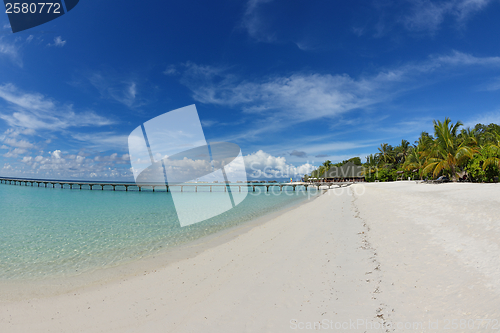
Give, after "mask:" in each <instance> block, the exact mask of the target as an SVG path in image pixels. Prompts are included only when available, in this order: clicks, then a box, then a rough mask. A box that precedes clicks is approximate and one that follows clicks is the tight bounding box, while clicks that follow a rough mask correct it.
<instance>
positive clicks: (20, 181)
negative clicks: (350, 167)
mask: <svg viewBox="0 0 500 333" xmlns="http://www.w3.org/2000/svg"><path fill="white" fill-rule="evenodd" d="M0 184H10V185H20V186H23V185H24V186H35V185H36V186H37V187H40V185H42V186H43V187H46V188H47V187H49V188H50V187H51V186H52V188H56V186H58V187H59V188H61V189H65V188H66V189H67V188H69V189H73V188H75V189H80V190H82V189H87V190H94V189H97V190H101V191H104V190H105V189H106V190H111V189H112V190H113V191H117V190H118V191H123V190H124V191H129V189H130V190H133V191H139V192H141V191H142V190H143V189H145V190H152V191H153V192H155V190H156V189H160V192H170V191H171V190H172V189H175V190H179V191H180V192H183V191H184V188H190V189H191V190H192V189H193V187H194V192H198V188H205V189H206V188H207V187H208V188H209V191H210V192H212V190H213V189H214V188H224V192H226V191H228V188H229V189H231V190H233V189H234V188H236V187H238V190H239V192H241V189H242V187H243V188H244V187H247V188H248V190H249V191H250V190H252V191H253V192H255V191H256V188H259V187H260V188H263V187H265V188H266V192H269V188H272V189H271V190H272V191H274V189H275V188H277V187H279V190H280V191H286V190H288V189H289V188H292V190H293V191H295V190H296V189H299V190H300V189H302V188H304V190H305V191H307V188H308V187H313V188H317V189H318V190H319V189H320V188H325V187H326V188H328V189H330V188H331V187H332V186H337V187H342V186H349V185H351V184H353V182H333V183H299V184H297V183H288V184H287V183H241V184H240V183H236V184H235V183H231V184H229V183H192V184H185V183H184V184H167V185H166V184H136V183H107V182H106V183H104V182H86V181H62V180H40V179H25V178H5V177H0ZM28 184H29V185H28ZM99 187H100V188H99ZM161 189H164V191H161ZM259 190H260V189H259ZM191 192H192V191H191Z"/></svg>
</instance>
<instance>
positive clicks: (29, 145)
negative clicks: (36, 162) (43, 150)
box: [3, 138, 35, 149]
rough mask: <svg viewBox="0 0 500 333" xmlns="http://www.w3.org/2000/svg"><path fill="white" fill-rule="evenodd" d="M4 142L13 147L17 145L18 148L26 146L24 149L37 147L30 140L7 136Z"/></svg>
mask: <svg viewBox="0 0 500 333" xmlns="http://www.w3.org/2000/svg"><path fill="white" fill-rule="evenodd" d="M3 142H4V143H5V144H7V145H9V146H11V147H16V148H24V149H32V148H34V147H35V145H34V144H32V143H31V142H28V141H26V140H19V141H18V140H16V139H14V138H6V139H4V140H3Z"/></svg>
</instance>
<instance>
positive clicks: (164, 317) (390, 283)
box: [0, 182, 500, 333]
mask: <svg viewBox="0 0 500 333" xmlns="http://www.w3.org/2000/svg"><path fill="white" fill-rule="evenodd" d="M499 194H500V185H497V184H486V185H483V184H466V183H465V184H463V183H460V184H454V183H451V184H440V185H439V186H427V184H417V183H415V182H398V183H374V184H362V185H353V186H351V187H348V188H340V189H331V190H328V191H327V192H326V193H325V194H323V195H321V196H319V197H317V198H316V199H315V200H312V201H305V203H307V204H302V205H299V206H298V207H294V208H293V209H289V210H288V211H286V212H283V213H282V214H277V216H275V217H273V218H271V219H269V220H268V221H266V222H265V223H261V224H258V225H255V226H253V227H251V228H249V229H248V230H247V231H246V232H243V233H239V234H237V235H236V233H234V234H231V235H230V236H229V237H228V239H227V241H225V242H220V244H218V245H215V246H213V247H208V248H207V249H205V250H204V251H201V252H199V253H198V254H196V256H194V257H190V258H187V259H182V260H179V261H176V262H175V264H170V265H166V266H164V267H162V268H160V269H156V270H153V271H146V272H139V273H138V274H137V275H135V276H131V277H128V278H124V279H122V280H119V281H115V282H111V283H106V284H102V285H95V286H92V287H89V288H84V289H82V290H78V291H75V292H72V293H66V294H60V295H57V296H50V297H44V298H40V299H30V300H23V301H10V302H0V331H2V332H9V333H10V332H28V331H29V332H47V331H51V332H68V331H74V330H75V328H77V330H78V331H81V332H153V333H154V332H201V331H203V332H226V331H227V332H245V331H246V332H288V331H290V332H293V331H296V330H297V329H299V330H300V328H301V327H302V329H305V330H308V329H307V327H308V326H309V327H310V328H309V330H312V329H313V327H316V326H313V325H320V327H322V328H321V329H326V328H325V326H324V325H332V326H327V327H329V328H328V329H330V330H334V329H337V330H339V328H337V327H336V326H335V327H334V326H333V325H337V324H340V325H344V324H345V323H347V327H348V329H349V330H350V331H353V332H377V331H381V329H380V327H381V325H388V324H391V325H394V326H391V327H388V326H385V327H384V329H382V331H386V328H387V329H388V330H389V331H398V332H399V331H403V332H414V331H417V332H420V331H427V330H430V331H444V330H446V329H447V328H446V327H447V326H446V325H448V329H451V325H452V322H453V321H454V320H455V321H457V322H460V321H464V320H465V321H466V322H467V321H469V320H473V321H474V322H475V325H476V326H475V327H474V330H476V331H481V332H484V331H489V329H491V326H490V328H489V329H486V327H484V326H482V327H479V326H478V325H479V324H480V322H481V320H483V319H486V320H488V319H489V320H490V321H493V320H499V318H500V299H499V297H498V296H499V295H500V221H499V220H498V216H500V195H499ZM233 236H234V237H233ZM478 321H479V323H478ZM360 322H361V323H363V325H361V326H359V325H358V323H360ZM350 323H355V324H353V325H354V328H353V327H352V326H351V324H350ZM431 323H432V326H430V325H431ZM483 323H484V322H483ZM377 325H378V326H377ZM399 325H402V326H399ZM408 325H410V326H408ZM415 325H416V326H415ZM490 325H491V324H490ZM341 327H342V328H343V329H344V330H345V328H344V326H341ZM373 327H375V328H373ZM376 327H379V328H378V329H377V328H376ZM408 327H409V328H408ZM316 329H318V328H316ZM468 330H469V328H468Z"/></svg>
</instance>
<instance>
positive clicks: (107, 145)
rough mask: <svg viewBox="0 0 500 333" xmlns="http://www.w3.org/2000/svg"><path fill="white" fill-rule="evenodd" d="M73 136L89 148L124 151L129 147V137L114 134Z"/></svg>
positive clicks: (81, 134) (80, 134)
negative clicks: (119, 149)
mask: <svg viewBox="0 0 500 333" xmlns="http://www.w3.org/2000/svg"><path fill="white" fill-rule="evenodd" d="M71 136H72V137H73V138H74V139H76V140H78V141H82V142H85V146H86V147H88V148H96V149H102V150H109V149H111V148H121V149H124V148H127V147H128V135H122V134H116V133H114V132H95V133H91V134H86V133H73V134H71Z"/></svg>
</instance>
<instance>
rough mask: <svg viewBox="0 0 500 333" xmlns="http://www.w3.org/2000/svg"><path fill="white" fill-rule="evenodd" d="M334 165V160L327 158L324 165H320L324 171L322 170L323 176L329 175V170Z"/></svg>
mask: <svg viewBox="0 0 500 333" xmlns="http://www.w3.org/2000/svg"><path fill="white" fill-rule="evenodd" d="M332 166H333V163H332V161H330V160H326V161H325V162H323V165H322V166H321V167H320V168H322V171H321V174H322V175H323V177H325V178H326V177H327V172H328V170H330V168H331V167H332Z"/></svg>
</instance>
